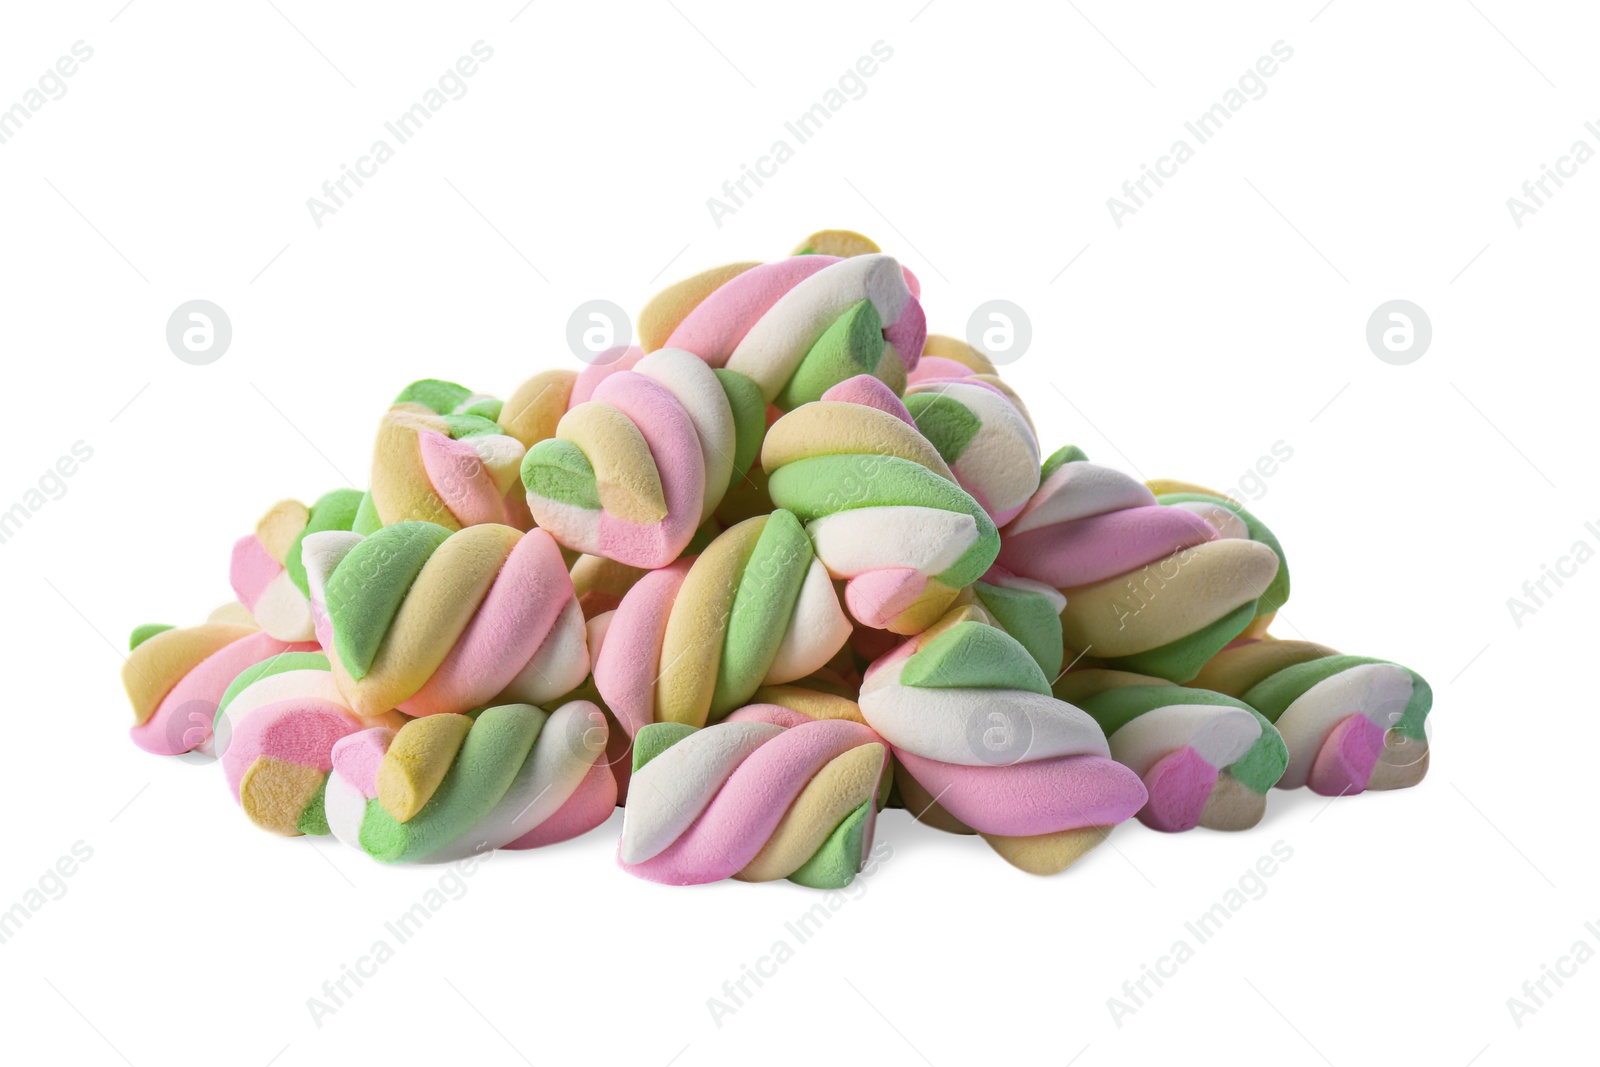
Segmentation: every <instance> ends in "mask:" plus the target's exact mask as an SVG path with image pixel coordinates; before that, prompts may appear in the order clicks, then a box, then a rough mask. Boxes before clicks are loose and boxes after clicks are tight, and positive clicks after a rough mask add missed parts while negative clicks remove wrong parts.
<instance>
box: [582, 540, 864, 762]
mask: <svg viewBox="0 0 1600 1067" xmlns="http://www.w3.org/2000/svg"><path fill="white" fill-rule="evenodd" d="M596 622H597V624H598V625H599V627H600V628H601V632H602V633H603V637H602V638H601V640H600V646H599V649H598V651H597V652H596V654H595V665H594V681H595V685H596V686H597V687H598V688H599V691H600V694H601V695H602V696H603V697H604V698H605V702H606V704H607V706H608V707H609V708H610V709H611V711H612V713H613V714H614V715H616V717H617V720H618V722H620V723H621V725H622V727H623V729H624V730H625V731H626V732H627V733H628V735H629V736H634V735H637V734H638V733H639V731H640V730H642V729H643V728H644V727H645V726H646V725H648V724H649V723H652V722H675V723H683V724H686V725H689V726H703V725H705V724H706V723H707V722H710V721H714V720H716V719H720V718H722V717H723V716H725V715H727V714H728V713H729V712H731V711H733V710H734V709H736V708H738V707H740V706H742V705H744V704H745V703H747V702H748V701H749V700H750V698H751V697H752V695H754V693H755V692H756V690H757V689H758V688H760V687H761V686H763V685H779V684H782V683H785V682H791V681H794V680H796V679H799V678H803V677H805V676H806V675H809V674H811V673H812V672H813V671H815V670H817V669H818V668H820V667H822V666H823V665H824V664H826V663H827V662H828V660H829V659H831V658H832V657H833V656H834V654H835V653H837V652H838V651H839V649H840V648H841V647H843V645H844V643H845V641H846V640H847V639H848V637H849V635H850V623H849V620H848V619H846V618H845V616H844V612H843V611H841V610H840V608H839V600H838V597H837V596H836V595H835V594H834V591H833V586H832V584H831V583H830V582H829V580H828V573H827V571H826V570H824V569H823V567H822V565H821V563H820V562H819V561H818V560H817V559H816V558H814V555H813V553H812V548H811V542H810V541H809V540H808V539H807V537H806V534H805V531H804V530H802V529H801V526H800V523H799V521H798V520H797V519H796V518H795V517H794V516H793V515H792V514H790V513H789V512H787V511H775V512H773V513H772V514H771V515H770V516H765V517H759V518H754V519H747V520H745V521H744V522H742V523H740V524H738V525H737V526H735V527H733V528H732V529H730V530H728V531H727V532H726V533H723V534H722V535H721V536H719V537H718V538H717V539H716V540H715V541H713V542H712V543H711V545H710V546H709V547H708V548H707V549H706V550H705V551H704V552H702V553H701V554H700V555H699V556H697V557H695V558H693V559H684V560H679V561H678V562H677V563H674V564H673V565H672V566H670V567H665V568H662V569H661V570H657V571H653V572H651V573H650V574H647V575H645V576H644V577H643V578H641V579H640V580H639V582H638V583H637V584H636V585H634V586H633V588H631V589H630V590H628V593H627V595H626V596H624V597H623V598H622V603H621V605H620V606H619V607H618V608H617V610H616V611H615V612H614V613H613V614H612V615H611V616H610V617H609V618H606V619H604V621H601V620H600V619H597V620H596Z"/></svg>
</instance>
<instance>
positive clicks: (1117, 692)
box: [1052, 669, 1289, 831]
mask: <svg viewBox="0 0 1600 1067" xmlns="http://www.w3.org/2000/svg"><path fill="white" fill-rule="evenodd" d="M1052 688H1053V691H1054V692H1055V694H1056V695H1057V696H1058V697H1061V698H1062V699H1064V700H1069V701H1071V702H1072V703H1074V704H1076V705H1078V706H1079V707H1081V708H1083V710H1085V711H1087V712H1088V713H1089V714H1090V715H1092V716H1094V719H1095V721H1096V722H1097V723H1099V724H1100V728H1101V729H1102V730H1104V731H1105V734H1106V739H1107V741H1108V742H1109V743H1110V745H1111V757H1112V758H1113V759H1115V760H1116V761H1117V762H1118V763H1120V764H1122V765H1123V766H1125V767H1127V768H1129V769H1130V770H1132V771H1133V772H1134V773H1135V774H1137V775H1138V776H1139V777H1140V779H1142V780H1143V782H1144V786H1145V791H1146V792H1147V793H1149V795H1150V799H1149V800H1148V801H1147V802H1146V803H1145V806H1144V807H1142V808H1140V809H1139V821H1140V822H1143V823H1144V824H1145V825H1146V826H1149V827H1151V828H1152V829H1156V830H1165V831H1180V830H1189V829H1192V828H1193V827H1195V826H1205V827H1208V828H1210V829H1213V830H1247V829H1249V828H1250V827H1252V826H1254V825H1255V824H1256V823H1258V822H1260V821H1261V817H1262V815H1263V814H1264V813H1265V812H1266V807H1267V802H1266V794H1267V790H1269V789H1271V788H1272V787H1273V785H1274V784H1276V783H1277V781H1278V779H1279V778H1280V777H1282V775H1283V771H1284V767H1285V766H1287V764H1288V760H1289V752H1288V749H1287V747H1286V746H1285V745H1284V742H1283V737H1282V736H1281V735H1280V734H1279V733H1278V731H1277V730H1276V729H1275V728H1274V727H1273V725H1272V723H1271V722H1270V721H1269V720H1268V719H1267V718H1266V716H1264V715H1262V714H1261V713H1260V712H1258V711H1256V710H1255V709H1254V708H1252V707H1251V706H1250V705H1248V704H1246V703H1244V702H1243V701H1242V700H1236V699H1234V698H1233V697H1229V696H1224V695H1223V694H1221V693H1216V692H1212V691H1210V690H1207V689H1197V688H1191V687H1188V686H1179V685H1174V684H1173V683H1171V682H1168V681H1166V680H1164V679H1161V678H1151V677H1147V676H1145V675H1139V674H1130V673H1126V672H1122V671H1109V670H1102V669H1089V670H1083V671H1074V672H1072V673H1069V674H1067V675H1065V676H1063V677H1062V678H1061V679H1060V680H1059V681H1058V682H1057V683H1056V684H1055V686H1053V687H1052Z"/></svg>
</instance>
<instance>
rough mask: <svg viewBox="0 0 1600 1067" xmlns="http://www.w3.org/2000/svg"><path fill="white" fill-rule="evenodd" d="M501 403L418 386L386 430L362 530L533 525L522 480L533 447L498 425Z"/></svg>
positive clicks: (381, 432)
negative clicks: (524, 461) (428, 525)
mask: <svg viewBox="0 0 1600 1067" xmlns="http://www.w3.org/2000/svg"><path fill="white" fill-rule="evenodd" d="M502 410H503V405H502V404H501V402H500V401H499V400H496V399H494V398H492V397H487V396H484V395H482V394H479V393H472V392H469V391H468V390H467V389H465V388H463V387H462V386H459V385H456V384H454V383H452V382H442V381H437V380H433V379H428V380H425V381H420V382H413V383H412V384H411V385H409V386H407V387H406V389H405V390H404V391H402V392H401V393H400V395H399V396H398V397H396V398H395V402H394V404H393V406H391V407H390V409H389V410H388V411H387V412H386V413H385V414H384V416H383V418H382V420H381V421H380V422H379V424H378V439H377V444H376V446H375V447H374V449H373V459H372V480H371V488H370V489H369V490H368V492H367V498H366V500H364V501H363V503H362V508H361V511H360V513H359V515H358V517H357V519H356V522H355V526H354V528H355V529H356V530H357V531H359V532H361V533H371V532H372V531H373V530H375V529H377V528H379V527H381V526H390V525H393V524H394V523H397V522H432V523H436V524H438V525H440V526H443V527H445V528H446V529H450V530H457V529H460V528H462V527H464V526H476V525H479V524H482V523H503V524H506V525H510V526H515V527H517V528H519V529H526V528H527V527H528V526H530V525H532V522H531V520H530V518H529V517H528V514H527V510H526V508H525V507H524V506H523V503H522V487H521V485H520V484H519V482H518V480H517V474H518V470H519V465H520V464H521V462H522V457H523V454H524V452H525V451H526V446H525V445H524V444H523V443H522V442H521V441H519V440H518V439H517V438H515V437H513V436H511V435H509V434H507V433H505V432H504V431H503V430H502V429H501V427H500V424H499V423H497V422H496V421H495V419H496V418H498V417H499V416H500V414H501V412H502Z"/></svg>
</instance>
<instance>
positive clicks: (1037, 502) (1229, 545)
mask: <svg viewBox="0 0 1600 1067" xmlns="http://www.w3.org/2000/svg"><path fill="white" fill-rule="evenodd" d="M1041 473H1042V475H1043V478H1042V481H1041V482H1040V485H1039V489H1038V491H1037V492H1036V493H1034V495H1033V498H1032V499H1031V500H1029V501H1028V503H1027V505H1026V506H1025V507H1024V508H1023V510H1022V511H1021V513H1019V514H1018V515H1017V517H1016V518H1015V519H1013V520H1012V521H1011V522H1010V523H1009V524H1008V525H1007V526H1006V528H1005V529H1004V530H1003V531H1002V532H1001V547H1000V553H999V562H1000V565H1001V566H1003V567H1005V568H1007V569H1008V570H1011V571H1012V572H1014V573H1016V574H1019V575H1021V576H1023V577H1027V578H1032V579H1034V580H1036V581H1041V582H1045V583H1047V584H1049V585H1052V586H1054V587H1056V588H1057V589H1060V590H1061V591H1062V593H1063V594H1064V595H1065V596H1066V598H1067V607H1066V610H1065V611H1063V612H1062V615H1061V624H1062V630H1063V636H1064V638H1065V641H1066V646H1067V648H1068V649H1072V650H1076V651H1077V652H1078V653H1080V654H1084V655H1088V656H1092V657H1094V658H1095V659H1096V660H1098V661H1101V662H1102V663H1104V664H1106V665H1107V666H1111V667H1116V668H1119V669H1122V670H1128V671H1133V672H1135V673H1140V674H1148V675H1154V676H1156V677H1159V678H1165V679H1167V680H1169V681H1175V682H1184V681H1188V680H1189V679H1190V678H1193V677H1194V676H1195V674H1196V673H1197V672H1198V671H1199V670H1200V668H1201V667H1202V666H1203V665H1204V664H1205V662H1206V660H1208V659H1210V658H1211V656H1213V655H1214V654H1215V653H1217V652H1218V651H1220V650H1221V649H1222V648H1223V647H1224V646H1225V645H1227V644H1228V642H1230V641H1232V640H1233V639H1235V638H1236V637H1238V636H1239V635H1240V634H1241V633H1243V632H1244V631H1245V630H1246V628H1247V627H1249V626H1250V625H1251V624H1252V622H1253V621H1254V620H1255V618H1256V615H1257V612H1258V610H1259V608H1260V604H1261V598H1262V597H1263V596H1265V595H1267V594H1268V593H1269V591H1270V590H1271V589H1272V583H1273V582H1274V580H1275V579H1276V578H1277V575H1278V571H1279V569H1280V557H1279V554H1278V552H1276V551H1274V549H1273V548H1272V547H1270V546H1269V545H1267V544H1264V543H1262V542H1260V541H1257V540H1252V539H1251V538H1250V537H1249V528H1248V526H1247V524H1246V523H1245V522H1244V521H1243V520H1242V519H1240V518H1238V517H1237V516H1236V515H1234V514H1233V513H1232V512H1230V511H1228V509H1226V508H1220V507H1216V508H1211V509H1210V510H1208V512H1207V513H1206V514H1205V515H1202V514H1198V513H1196V512H1195V511H1194V510H1191V509H1190V508H1188V507H1184V506H1162V505H1161V504H1159V503H1158V502H1157V501H1156V498H1155V495H1154V494H1153V493H1151V492H1150V490H1149V489H1148V488H1146V487H1145V486H1143V485H1141V484H1140V483H1139V482H1137V481H1135V480H1134V479H1133V478H1131V477H1129V476H1128V475H1125V474H1123V473H1121V472H1120V471H1116V470H1113V469H1111V468H1109V467H1102V466H1100V465H1098V464H1094V463H1090V462H1089V461H1088V460H1087V459H1085V458H1083V453H1082V452H1081V451H1079V450H1077V449H1074V448H1070V447H1069V448H1067V449H1063V450H1061V451H1060V452H1057V453H1056V454H1055V455H1054V456H1052V457H1051V458H1050V459H1049V460H1047V461H1046V462H1045V465H1044V467H1043V469H1042V472H1041ZM1223 517H1226V518H1227V520H1228V521H1226V522H1222V521H1221V520H1222V518H1223ZM1213 521H1216V522H1219V524H1220V528H1219V526H1214V525H1213Z"/></svg>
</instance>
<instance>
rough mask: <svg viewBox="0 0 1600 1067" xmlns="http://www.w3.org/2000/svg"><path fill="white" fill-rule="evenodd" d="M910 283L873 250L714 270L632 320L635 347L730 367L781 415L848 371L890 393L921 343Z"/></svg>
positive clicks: (898, 387) (899, 387)
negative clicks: (673, 351)
mask: <svg viewBox="0 0 1600 1067" xmlns="http://www.w3.org/2000/svg"><path fill="white" fill-rule="evenodd" d="M913 281H914V280H913V279H911V278H910V277H909V275H908V273H907V272H906V271H905V270H903V269H902V268H901V266H900V264H899V263H898V262H896V261H895V259H894V258H893V257H891V256H886V255H883V254H881V253H876V252H873V253H867V254H864V255H857V256H852V257H850V258H847V259H840V258H838V257H836V256H830V255H797V256H793V257H791V258H789V259H783V260H778V261H776V262H773V263H766V264H752V263H735V264H732V265H730V266H726V267H717V268H714V269H712V270H709V271H705V272H703V273H701V274H697V275H695V276H694V277H692V278H688V279H685V280H684V281H681V282H678V283H676V284H675V285H672V286H671V287H669V288H667V289H666V290H664V291H662V292H661V293H659V294H657V295H656V296H655V297H654V298H653V299H652V300H651V301H650V303H649V304H647V305H646V306H645V308H644V310H643V311H641V312H640V314H639V337H640V343H641V344H642V345H643V346H644V349H645V351H647V352H648V351H654V350H655V349H658V348H681V349H685V350H687V351H690V352H693V353H694V354H695V355H697V356H699V357H700V358H701V359H703V360H705V361H706V362H707V363H709V364H710V365H711V366H713V367H726V368H728V369H729V370H732V371H738V372H739V373H740V374H743V375H745V376H747V377H748V378H750V379H751V380H752V381H754V382H755V383H756V384H757V385H758V386H760V389H761V395H762V397H763V398H764V399H765V400H766V402H767V403H769V404H775V405H777V407H779V408H780V409H782V410H784V411H788V410H791V409H793V408H796V407H798V406H800V405H801V404H805V403H808V402H810V401H813V400H818V399H820V398H821V396H822V394H823V393H824V392H826V391H827V390H828V389H829V388H831V387H832V386H834V385H836V384H838V383H839V382H842V381H844V380H845V379H846V378H851V377H854V376H855V375H857V374H870V375H872V376H873V377H876V378H879V379H881V380H882V381H883V382H885V383H886V384H887V385H888V386H889V388H890V389H892V390H893V391H894V392H896V393H899V392H901V391H903V390H904V389H905V385H906V375H907V374H908V373H910V372H911V371H912V370H913V369H915V367H916V365H917V360H918V359H919V358H920V357H921V355H922V346H923V342H924V340H925V339H926V337H927V323H926V320H925V319H924V317H923V312H922V305H921V303H920V302H918V300H917V297H916V294H915V291H914V290H913V288H912V284H913Z"/></svg>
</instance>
